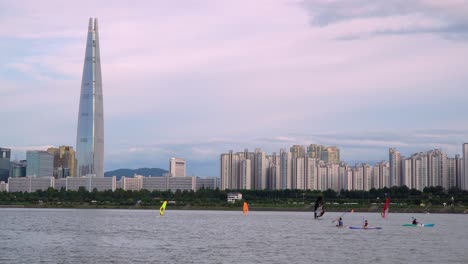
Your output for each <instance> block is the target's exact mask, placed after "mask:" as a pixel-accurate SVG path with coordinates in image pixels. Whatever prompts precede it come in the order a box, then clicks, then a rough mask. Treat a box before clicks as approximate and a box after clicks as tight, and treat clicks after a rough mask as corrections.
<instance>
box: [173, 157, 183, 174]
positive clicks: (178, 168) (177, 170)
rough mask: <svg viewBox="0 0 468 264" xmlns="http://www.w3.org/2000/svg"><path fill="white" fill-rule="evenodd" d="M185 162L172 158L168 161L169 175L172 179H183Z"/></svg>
mask: <svg viewBox="0 0 468 264" xmlns="http://www.w3.org/2000/svg"><path fill="white" fill-rule="evenodd" d="M185 168H186V167H185V160H184V159H181V158H174V157H172V158H171V159H170V160H169V173H170V174H171V176H172V177H185V170H186V169H185Z"/></svg>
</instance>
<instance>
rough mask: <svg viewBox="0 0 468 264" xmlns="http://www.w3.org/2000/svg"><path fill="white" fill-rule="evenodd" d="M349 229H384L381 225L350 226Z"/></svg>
mask: <svg viewBox="0 0 468 264" xmlns="http://www.w3.org/2000/svg"><path fill="white" fill-rule="evenodd" d="M348 228H349V229H364V230H366V229H382V227H380V226H369V227H368V228H364V227H362V226H348Z"/></svg>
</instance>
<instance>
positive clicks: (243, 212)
mask: <svg viewBox="0 0 468 264" xmlns="http://www.w3.org/2000/svg"><path fill="white" fill-rule="evenodd" d="M248 212H249V205H248V204H247V202H244V206H243V207H242V214H243V215H247V213H248Z"/></svg>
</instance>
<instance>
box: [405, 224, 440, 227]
mask: <svg viewBox="0 0 468 264" xmlns="http://www.w3.org/2000/svg"><path fill="white" fill-rule="evenodd" d="M434 225H435V224H416V225H413V224H404V225H403V226H412V227H433V226H434Z"/></svg>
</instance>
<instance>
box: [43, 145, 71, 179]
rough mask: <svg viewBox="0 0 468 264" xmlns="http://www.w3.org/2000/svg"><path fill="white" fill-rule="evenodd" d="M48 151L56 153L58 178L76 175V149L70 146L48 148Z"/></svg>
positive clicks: (55, 164)
mask: <svg viewBox="0 0 468 264" xmlns="http://www.w3.org/2000/svg"><path fill="white" fill-rule="evenodd" d="M47 152H49V153H50V154H52V155H54V173H53V176H54V177H55V178H56V179H60V178H66V177H76V158H75V150H73V147H70V146H60V147H58V148H48V149H47Z"/></svg>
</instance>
